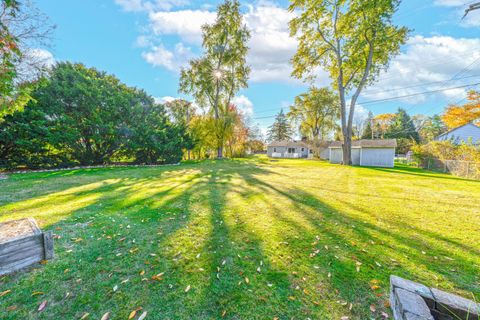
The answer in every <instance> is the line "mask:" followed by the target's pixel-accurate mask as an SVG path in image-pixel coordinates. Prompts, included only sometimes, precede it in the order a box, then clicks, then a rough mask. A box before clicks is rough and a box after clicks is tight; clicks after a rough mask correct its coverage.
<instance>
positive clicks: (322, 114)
mask: <svg viewBox="0 0 480 320" xmlns="http://www.w3.org/2000/svg"><path fill="white" fill-rule="evenodd" d="M287 116H288V117H289V118H290V119H292V120H293V121H295V122H297V123H299V124H300V134H301V135H302V136H304V137H307V138H308V139H310V140H317V139H320V140H325V139H326V138H327V136H328V134H329V133H330V132H331V131H332V130H333V129H335V127H336V123H337V120H338V119H339V117H340V107H339V104H338V96H337V95H336V94H335V93H334V92H332V90H330V89H328V88H315V87H312V88H310V89H309V91H308V92H307V93H302V94H300V95H299V96H297V97H295V102H294V104H293V105H292V106H291V107H290V111H289V112H288V114H287Z"/></svg>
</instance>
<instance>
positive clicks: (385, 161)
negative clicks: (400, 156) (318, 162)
mask: <svg viewBox="0 0 480 320" xmlns="http://www.w3.org/2000/svg"><path fill="white" fill-rule="evenodd" d="M342 145H343V142H342V141H334V142H332V143H331V144H330V146H329V147H328V148H329V150H330V156H329V159H330V162H331V163H342V162H343V149H342ZM396 147H397V140H395V139H389V140H355V141H352V164H353V165H360V166H366V167H388V168H393V166H394V160H395V148H396Z"/></svg>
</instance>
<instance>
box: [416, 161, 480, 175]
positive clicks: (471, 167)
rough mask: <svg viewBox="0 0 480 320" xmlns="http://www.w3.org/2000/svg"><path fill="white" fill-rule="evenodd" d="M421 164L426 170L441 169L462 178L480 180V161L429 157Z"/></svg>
mask: <svg viewBox="0 0 480 320" xmlns="http://www.w3.org/2000/svg"><path fill="white" fill-rule="evenodd" d="M421 166H422V167H423V168H425V169H427V170H435V171H441V172H444V173H450V174H452V175H454V176H458V177H462V178H469V179H476V180H480V162H471V161H461V160H440V159H435V158H429V159H427V160H425V161H424V163H422V164H421Z"/></svg>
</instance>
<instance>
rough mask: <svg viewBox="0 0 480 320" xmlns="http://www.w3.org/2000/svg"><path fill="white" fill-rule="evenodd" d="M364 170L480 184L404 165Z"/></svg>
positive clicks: (475, 181) (476, 181)
mask: <svg viewBox="0 0 480 320" xmlns="http://www.w3.org/2000/svg"><path fill="white" fill-rule="evenodd" d="M364 168H366V169H370V170H375V171H380V172H390V173H396V174H404V175H410V176H415V177H421V178H428V179H431V178H434V179H445V180H456V181H465V182H470V183H472V184H478V183H479V182H480V181H478V180H472V179H465V178H461V177H455V176H452V175H449V174H447V173H441V172H435V171H427V170H424V169H420V168H415V167H410V166H404V165H396V166H395V167H394V168H382V167H364Z"/></svg>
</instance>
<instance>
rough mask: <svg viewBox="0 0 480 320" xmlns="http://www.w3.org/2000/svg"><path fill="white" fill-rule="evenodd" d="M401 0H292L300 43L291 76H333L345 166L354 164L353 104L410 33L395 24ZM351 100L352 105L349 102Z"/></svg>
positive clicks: (294, 32) (292, 23)
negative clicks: (323, 72) (319, 72)
mask: <svg viewBox="0 0 480 320" xmlns="http://www.w3.org/2000/svg"><path fill="white" fill-rule="evenodd" d="M399 3H400V0H371V1H365V0H292V1H291V5H290V8H289V9H290V11H292V12H296V13H298V14H297V15H296V17H295V18H293V19H292V20H291V21H290V30H291V34H292V36H296V37H297V39H298V41H299V44H298V49H297V52H296V54H295V56H294V57H293V60H292V61H293V66H294V70H293V76H295V77H297V78H300V79H305V80H312V79H314V78H315V77H316V74H315V72H316V70H317V67H322V68H323V69H324V70H326V71H327V72H328V73H329V74H330V78H331V79H332V82H333V83H332V85H333V87H334V88H335V89H336V90H337V91H338V95H339V99H340V115H341V125H342V133H343V140H344V141H343V142H344V143H343V163H345V164H351V140H352V132H353V129H352V127H353V118H354V114H355V105H356V103H357V100H358V97H359V96H360V94H361V92H362V90H363V88H365V87H366V86H367V85H368V84H370V83H372V82H373V81H374V80H375V79H376V78H377V76H378V74H379V72H380V71H381V70H383V69H385V68H386V67H387V66H388V63H389V61H390V59H391V58H392V57H393V56H394V55H395V54H397V53H398V52H399V50H400V46H401V45H402V44H403V43H404V42H405V40H406V38H407V33H408V30H407V29H406V28H401V27H398V26H396V25H394V24H393V22H392V16H393V14H394V12H395V11H396V10H397V8H398V5H399ZM348 98H350V102H349V106H347V100H348Z"/></svg>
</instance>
